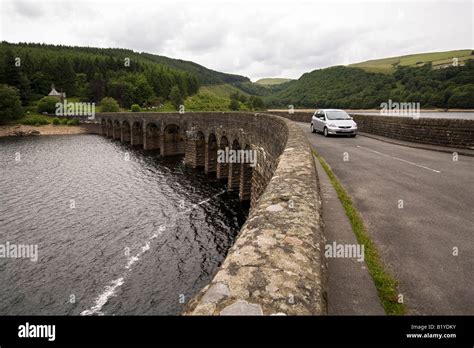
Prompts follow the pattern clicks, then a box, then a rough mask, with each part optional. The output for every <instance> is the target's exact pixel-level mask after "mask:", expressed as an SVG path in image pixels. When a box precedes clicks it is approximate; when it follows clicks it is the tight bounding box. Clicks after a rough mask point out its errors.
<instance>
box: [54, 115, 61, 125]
mask: <svg viewBox="0 0 474 348" xmlns="http://www.w3.org/2000/svg"><path fill="white" fill-rule="evenodd" d="M53 124H54V125H56V126H57V125H58V124H61V120H60V119H59V118H57V117H55V118H54V119H53Z"/></svg>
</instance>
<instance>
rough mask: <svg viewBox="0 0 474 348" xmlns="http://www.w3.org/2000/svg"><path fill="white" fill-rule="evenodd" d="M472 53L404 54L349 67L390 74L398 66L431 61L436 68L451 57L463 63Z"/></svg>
mask: <svg viewBox="0 0 474 348" xmlns="http://www.w3.org/2000/svg"><path fill="white" fill-rule="evenodd" d="M473 53H474V51H473V50H456V51H446V52H431V53H419V54H410V55H406V56H400V57H390V58H383V59H375V60H369V61H366V62H361V63H355V64H350V65H349V67H353V68H361V69H364V70H365V71H368V72H379V73H385V74H391V73H393V72H394V71H395V70H396V68H397V67H398V66H411V67H415V66H421V65H424V64H427V63H431V66H432V67H433V68H436V67H437V66H440V65H443V64H450V63H452V59H453V58H458V61H459V63H460V64H463V63H464V61H465V60H467V59H473V58H474V55H473Z"/></svg>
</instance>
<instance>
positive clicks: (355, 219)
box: [312, 148, 407, 315]
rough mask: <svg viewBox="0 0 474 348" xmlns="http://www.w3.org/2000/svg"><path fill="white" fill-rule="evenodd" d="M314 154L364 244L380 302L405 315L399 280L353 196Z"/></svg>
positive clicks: (357, 235)
mask: <svg viewBox="0 0 474 348" xmlns="http://www.w3.org/2000/svg"><path fill="white" fill-rule="evenodd" d="M312 152H313V155H314V156H315V157H316V158H317V159H318V161H319V163H321V166H322V167H323V169H324V171H325V172H326V174H327V175H328V177H329V180H330V181H331V184H332V186H333V187H334V189H335V190H336V193H337V197H338V198H339V201H340V202H341V204H342V206H343V207H344V211H345V213H346V216H347V218H348V219H349V222H350V224H351V227H352V231H353V232H354V234H355V236H356V239H357V241H358V242H359V243H360V244H363V245H364V249H365V262H366V264H367V268H368V270H369V274H370V276H371V277H372V280H373V281H374V285H375V288H376V289H377V294H378V296H379V299H380V302H381V303H382V306H383V308H384V310H385V313H386V314H387V315H404V314H406V312H407V309H406V306H405V305H404V304H403V303H399V302H398V294H399V292H398V283H399V282H398V280H396V279H395V278H394V276H392V275H391V274H390V273H389V272H388V271H387V270H386V268H385V266H384V264H383V262H382V260H381V258H380V254H379V252H378V250H377V247H376V245H375V243H374V242H373V241H372V239H371V238H370V236H369V234H368V232H367V229H366V227H365V225H364V222H363V220H362V218H361V217H360V214H359V212H358V211H357V209H356V208H355V207H354V205H353V204H352V199H351V197H350V196H349V195H348V194H347V192H346V190H345V189H344V187H343V186H342V184H341V183H340V182H339V180H338V179H337V178H336V176H335V175H334V173H333V172H332V170H331V168H330V167H329V164H327V162H326V161H325V160H324V159H323V158H322V157H321V156H319V154H318V153H317V152H316V150H315V149H314V148H312Z"/></svg>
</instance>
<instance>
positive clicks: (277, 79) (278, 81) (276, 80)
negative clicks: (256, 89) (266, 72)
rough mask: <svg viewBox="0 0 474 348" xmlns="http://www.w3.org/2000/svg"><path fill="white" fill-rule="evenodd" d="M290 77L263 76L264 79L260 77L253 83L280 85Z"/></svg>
mask: <svg viewBox="0 0 474 348" xmlns="http://www.w3.org/2000/svg"><path fill="white" fill-rule="evenodd" d="M289 81H291V79H285V78H282V77H272V78H265V79H260V80H257V81H255V83H258V84H259V85H264V86H272V85H280V84H282V83H285V82H289Z"/></svg>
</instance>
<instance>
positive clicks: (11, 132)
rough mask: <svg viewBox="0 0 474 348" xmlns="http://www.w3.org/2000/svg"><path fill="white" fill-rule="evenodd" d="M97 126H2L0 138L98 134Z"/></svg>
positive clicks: (0, 127)
mask: <svg viewBox="0 0 474 348" xmlns="http://www.w3.org/2000/svg"><path fill="white" fill-rule="evenodd" d="M98 126H99V125H96V124H81V125H79V126H66V125H53V124H48V125H42V126H29V125H21V124H13V125H2V126H0V138H1V137H22V136H39V135H75V134H98V131H99V129H98Z"/></svg>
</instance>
